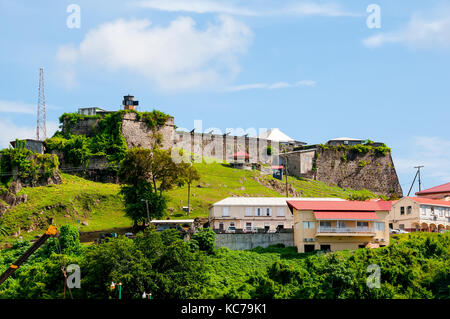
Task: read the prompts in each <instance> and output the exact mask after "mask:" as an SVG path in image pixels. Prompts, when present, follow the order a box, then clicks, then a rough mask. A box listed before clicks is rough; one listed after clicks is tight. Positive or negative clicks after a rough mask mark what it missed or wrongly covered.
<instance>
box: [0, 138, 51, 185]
mask: <svg viewBox="0 0 450 319" xmlns="http://www.w3.org/2000/svg"><path fill="white" fill-rule="evenodd" d="M58 166H59V161H58V157H57V156H56V155H51V154H38V153H34V152H32V151H30V150H27V149H26V148H25V141H20V140H16V147H15V148H6V149H3V150H1V151H0V173H1V175H0V184H3V187H2V188H3V189H5V186H6V185H7V184H8V183H9V182H10V181H12V180H13V179H14V178H16V179H20V180H21V181H22V182H23V183H24V184H27V185H34V184H35V183H37V182H38V181H39V180H40V179H42V178H44V179H47V178H49V177H52V176H54V174H55V172H56V171H57V170H58Z"/></svg>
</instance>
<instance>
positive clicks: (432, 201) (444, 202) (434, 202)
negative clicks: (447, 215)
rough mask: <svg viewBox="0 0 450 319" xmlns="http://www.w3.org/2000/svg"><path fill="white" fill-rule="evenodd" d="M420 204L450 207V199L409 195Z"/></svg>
mask: <svg viewBox="0 0 450 319" xmlns="http://www.w3.org/2000/svg"><path fill="white" fill-rule="evenodd" d="M408 198H410V199H412V200H413V201H415V202H416V203H419V204H430V205H436V206H449V207H450V201H447V200H440V199H431V198H424V197H408Z"/></svg>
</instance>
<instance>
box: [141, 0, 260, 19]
mask: <svg viewBox="0 0 450 319" xmlns="http://www.w3.org/2000/svg"><path fill="white" fill-rule="evenodd" d="M136 5H137V6H139V7H141V8H148V9H154V10H160V11H169V12H194V13H226V14H232V15H256V12H254V11H252V10H250V9H246V8H243V7H238V6H236V5H234V4H232V3H229V2H228V3H227V2H225V1H221V2H215V1H210V0H168V1H167V0H146V1H139V2H136Z"/></svg>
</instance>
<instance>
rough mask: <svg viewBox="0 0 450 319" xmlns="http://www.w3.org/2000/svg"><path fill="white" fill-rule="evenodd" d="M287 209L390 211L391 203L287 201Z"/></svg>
mask: <svg viewBox="0 0 450 319" xmlns="http://www.w3.org/2000/svg"><path fill="white" fill-rule="evenodd" d="M287 204H288V206H289V207H293V208H295V209H297V210H313V211H347V212H349V211H359V212H361V211H372V212H374V211H390V210H391V208H392V202H390V201H382V200H380V201H376V202H374V201H366V202H363V201H306V200H305V201H304V200H301V201H300V200H297V201H296V200H288V201H287Z"/></svg>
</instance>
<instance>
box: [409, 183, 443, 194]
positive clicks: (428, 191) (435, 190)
mask: <svg viewBox="0 0 450 319" xmlns="http://www.w3.org/2000/svg"><path fill="white" fill-rule="evenodd" d="M447 192H450V183H447V184H442V185H439V186H436V187H432V188H428V189H424V190H423V191H421V192H417V193H416V195H425V194H434V193H447Z"/></svg>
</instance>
